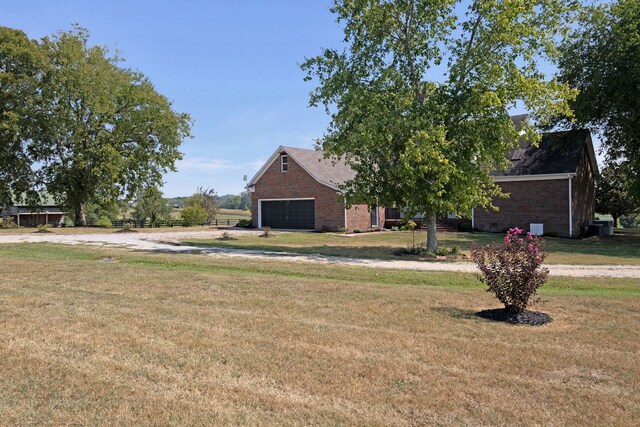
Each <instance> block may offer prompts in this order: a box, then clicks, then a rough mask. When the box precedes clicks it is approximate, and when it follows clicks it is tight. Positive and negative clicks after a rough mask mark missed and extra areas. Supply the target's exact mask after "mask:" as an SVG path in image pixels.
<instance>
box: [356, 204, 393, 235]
mask: <svg viewBox="0 0 640 427" xmlns="http://www.w3.org/2000/svg"><path fill="white" fill-rule="evenodd" d="M377 209H378V226H379V227H382V226H383V225H384V219H385V216H384V215H385V209H384V208H382V207H378V208H377ZM370 227H371V212H370V211H369V208H368V206H367V205H366V204H358V205H352V206H351V209H349V210H347V230H349V231H353V230H354V229H356V228H359V229H361V230H366V229H368V228H370Z"/></svg>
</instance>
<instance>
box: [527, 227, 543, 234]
mask: <svg viewBox="0 0 640 427" xmlns="http://www.w3.org/2000/svg"><path fill="white" fill-rule="evenodd" d="M529 232H530V233H531V235H532V236H542V235H543V234H544V224H529Z"/></svg>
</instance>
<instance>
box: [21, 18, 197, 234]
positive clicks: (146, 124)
mask: <svg viewBox="0 0 640 427" xmlns="http://www.w3.org/2000/svg"><path fill="white" fill-rule="evenodd" d="M88 39H89V33H88V31H87V30H85V29H82V28H79V27H76V28H75V29H73V30H71V31H69V32H61V33H59V34H57V35H54V36H52V37H45V38H43V39H42V41H41V42H40V43H38V48H39V50H40V51H41V52H42V53H43V55H45V57H46V59H47V62H46V66H45V67H44V68H43V70H42V72H41V80H40V87H39V90H40V93H41V97H42V100H41V103H40V105H38V108H37V110H36V112H35V113H34V114H33V116H32V117H31V120H33V122H34V124H35V127H36V129H35V131H34V134H33V135H32V140H31V142H30V146H29V149H30V151H31V153H32V157H33V160H34V161H35V162H37V163H38V164H39V165H41V171H42V176H43V179H44V181H45V182H46V187H47V190H48V191H49V193H51V194H53V195H54V196H55V197H56V198H57V199H59V200H62V201H63V202H64V203H65V204H66V205H67V206H69V207H70V208H71V209H72V210H73V212H74V217H75V218H74V223H75V224H76V225H85V211H84V208H85V205H86V204H87V203H88V202H91V201H95V200H117V199H118V198H131V197H133V196H134V195H135V194H136V193H137V191H138V190H139V189H140V188H143V187H150V186H153V185H160V184H161V183H162V175H163V173H165V172H167V171H169V170H175V161H176V160H179V159H180V158H181V157H182V155H181V153H180V152H179V151H178V148H179V146H180V144H181V142H182V140H183V139H184V138H186V137H189V136H190V118H189V116H188V115H187V114H184V113H177V112H175V111H173V110H172V108H171V103H170V102H169V101H168V100H167V98H165V97H164V96H162V95H160V94H159V93H158V92H157V91H156V90H155V88H154V87H153V85H152V84H151V82H150V81H149V79H148V78H147V77H145V76H144V75H143V74H142V73H140V72H137V71H133V70H131V69H126V68H121V67H120V66H119V63H120V62H121V61H122V59H121V58H120V57H119V56H117V55H110V54H109V51H108V49H107V48H106V47H103V46H89V45H88Z"/></svg>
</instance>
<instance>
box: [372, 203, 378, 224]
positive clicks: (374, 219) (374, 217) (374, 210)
mask: <svg viewBox="0 0 640 427" xmlns="http://www.w3.org/2000/svg"><path fill="white" fill-rule="evenodd" d="M378 225H379V224H378V207H377V206H371V226H372V227H377V226H378Z"/></svg>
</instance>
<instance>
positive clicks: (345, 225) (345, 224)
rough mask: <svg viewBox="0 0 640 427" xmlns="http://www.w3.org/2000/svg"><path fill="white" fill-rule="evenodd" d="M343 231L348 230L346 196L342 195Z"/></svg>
mask: <svg viewBox="0 0 640 427" xmlns="http://www.w3.org/2000/svg"><path fill="white" fill-rule="evenodd" d="M344 231H346V232H348V231H349V226H348V225H347V197H346V196H345V197H344Z"/></svg>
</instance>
